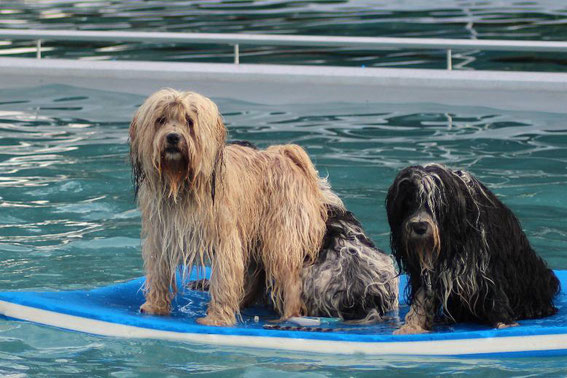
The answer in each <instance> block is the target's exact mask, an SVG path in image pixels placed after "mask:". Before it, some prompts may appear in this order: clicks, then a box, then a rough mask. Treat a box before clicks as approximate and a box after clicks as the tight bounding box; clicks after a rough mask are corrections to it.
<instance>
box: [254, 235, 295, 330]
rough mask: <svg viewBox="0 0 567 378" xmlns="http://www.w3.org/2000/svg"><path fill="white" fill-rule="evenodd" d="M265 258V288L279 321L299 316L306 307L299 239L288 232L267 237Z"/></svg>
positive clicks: (265, 240)
mask: <svg viewBox="0 0 567 378" xmlns="http://www.w3.org/2000/svg"><path fill="white" fill-rule="evenodd" d="M262 248H263V255H264V256H263V258H264V267H265V272H266V286H267V288H268V292H269V293H270V295H271V299H272V302H273V303H274V307H275V309H276V311H277V312H278V313H279V314H280V315H281V319H280V321H283V320H286V319H288V318H290V317H294V316H300V315H301V312H302V309H303V308H304V307H305V306H304V304H303V301H302V299H301V292H302V286H303V283H302V277H301V270H302V267H303V251H302V250H301V245H300V244H298V243H297V237H296V235H294V234H293V233H292V232H287V231H286V230H281V229H280V230H278V231H274V232H273V233H272V235H271V237H268V238H264V241H263V245H262Z"/></svg>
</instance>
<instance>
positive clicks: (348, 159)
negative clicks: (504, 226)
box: [0, 86, 567, 377]
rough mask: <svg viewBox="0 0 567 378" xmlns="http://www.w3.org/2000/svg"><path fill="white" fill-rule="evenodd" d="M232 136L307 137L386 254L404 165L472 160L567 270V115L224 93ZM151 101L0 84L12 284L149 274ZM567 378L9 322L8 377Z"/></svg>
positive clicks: (6, 271) (6, 269) (545, 364)
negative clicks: (144, 164)
mask: <svg viewBox="0 0 567 378" xmlns="http://www.w3.org/2000/svg"><path fill="white" fill-rule="evenodd" d="M214 100H215V101H216V102H217V103H218V104H219V107H220V109H221V111H222V112H223V114H224V117H225V120H226V123H227V125H228V128H229V131H230V137H231V138H232V139H247V140H250V141H252V142H254V143H257V144H259V145H260V146H262V147H264V146H267V145H270V144H274V143H282V142H293V143H299V144H300V145H302V146H304V147H305V148H306V149H307V150H308V151H309V153H310V155H311V156H312V158H313V160H314V161H315V163H316V165H317V168H318V169H319V171H320V172H321V174H324V175H329V179H330V181H331V183H332V185H333V187H334V189H335V190H336V191H337V192H338V193H339V194H340V196H341V197H342V198H343V199H344V200H345V202H346V204H347V206H348V207H349V208H350V209H351V210H353V211H354V212H355V213H356V214H357V216H358V217H359V218H360V220H361V221H362V223H363V224H364V226H365V227H366V229H367V231H368V232H369V234H370V235H371V237H372V238H373V239H374V241H376V243H377V244H378V245H380V246H381V247H382V248H384V249H386V250H389V245H388V225H387V221H386V216H385V211H384V197H385V193H386V190H387V188H388V186H389V185H390V184H391V182H392V181H393V179H394V176H395V174H396V172H397V171H398V170H399V169H401V168H402V167H404V166H407V165H409V164H415V163H426V162H430V161H437V162H443V163H446V164H448V165H450V166H453V167H460V168H466V169H469V170H470V171H472V172H473V173H474V174H476V175H477V176H478V177H479V178H480V179H481V180H483V181H484V182H486V183H487V184H488V185H489V187H490V188H491V189H492V190H493V191H495V192H496V193H497V194H498V195H500V196H501V198H502V199H503V200H504V202H505V203H506V204H508V205H509V206H510V207H511V208H512V209H513V210H514V211H515V212H516V214H517V215H518V216H519V218H520V219H521V221H522V224H523V226H524V228H525V230H526V233H527V234H528V237H529V238H530V240H531V242H532V244H533V245H534V247H535V249H536V250H537V251H539V252H540V253H541V255H543V256H544V257H545V258H546V260H547V261H548V262H549V264H550V265H551V266H552V267H553V268H555V269H567V252H566V249H567V245H566V240H567V222H565V219H567V202H566V201H565V193H566V192H565V188H566V187H567V125H565V122H564V118H565V117H564V115H563V114H549V113H533V112H532V113H522V112H505V111H501V110H497V109H489V108H466V107H447V106H441V105H435V104H406V105H403V106H401V105H391V104H362V105H361V104H348V103H336V104H322V105H301V104H296V105H293V104H291V105H279V106H273V105H271V106H268V105H262V104H251V103H245V102H241V101H238V100H235V99H230V98H215V99H214ZM142 101H143V98H142V97H139V96H133V95H127V94H120V93H111V92H102V91H93V90H87V89H84V88H74V87H66V86H46V87H38V88H28V89H25V88H22V89H18V90H10V91H8V90H0V256H1V259H0V272H1V275H0V290H21V289H48V290H65V289H75V288H88V287H95V286H101V285H106V284H110V283H113V282H117V281H123V280H127V279H130V278H133V277H137V276H140V275H142V261H141V257H140V240H139V231H140V217H139V213H138V212H137V211H136V210H135V204H134V200H133V192H132V188H131V178H130V171H129V166H128V162H127V153H128V146H127V130H128V125H129V121H130V117H131V115H132V114H133V112H134V111H135V109H136V107H137V106H138V105H139V104H140V103H141V102H142ZM535 371H537V373H538V374H554V375H557V374H565V373H566V371H565V359H564V358H560V357H557V358H545V359H525V358H524V359H515V360H497V359H492V360H458V359H439V358H390V357H388V358H386V357H384V358H367V357H363V356H354V357H336V356H333V357H330V356H317V355H306V354H293V353H279V352H270V351H246V350H236V349H230V348H222V349H216V348H211V347H203V346H195V345H189V344H180V343H171V342H160V341H148V340H145V341H140V340H119V339H113V338H104V337H96V336H89V335H84V334H78V333H72V332H66V331H60V330H56V329H51V328H44V327H39V326H35V325H31V324H25V323H18V322H9V321H0V374H23V375H27V374H29V375H34V374H38V373H39V374H44V375H48V376H53V375H57V374H70V373H83V374H87V375H100V376H107V375H110V374H112V375H116V376H132V375H136V376H138V375H148V376H151V375H154V374H161V373H166V374H170V375H172V376H175V375H180V374H184V373H189V372H193V373H203V374H215V375H217V374H220V375H226V376H232V375H235V374H236V375H241V376H252V377H254V376H265V375H266V374H271V375H276V376H277V375H283V374H288V373H293V374H298V375H299V374H302V375H311V376H326V375H330V374H333V375H338V376H350V375H352V374H355V373H356V374H360V375H365V374H367V375H374V374H376V373H377V372H385V373H387V374H391V375H403V376H407V375H409V376H412V375H416V376H417V375H423V374H427V375H439V374H442V373H461V374H469V373H470V374H488V375H490V376H508V375H514V376H517V375H530V374H532V373H534V372H535Z"/></svg>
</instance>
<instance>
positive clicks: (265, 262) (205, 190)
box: [130, 89, 340, 325]
mask: <svg viewBox="0 0 567 378" xmlns="http://www.w3.org/2000/svg"><path fill="white" fill-rule="evenodd" d="M226 134H227V132H226V128H225V126H224V124H223V121H222V117H221V115H220V114H219V111H218V109H217V106H216V105H215V104H214V103H213V102H212V101H211V100H209V99H208V98H206V97H204V96H201V95H199V94H197V93H194V92H179V91H175V90H172V89H164V90H160V91H158V92H156V93H154V94H153V95H151V96H150V97H149V98H148V99H147V100H146V101H145V102H144V103H143V104H142V106H141V107H140V108H139V109H138V111H137V112H136V114H135V116H134V119H133V121H132V123H131V126H130V149H131V150H130V157H131V162H132V167H133V172H134V178H135V185H136V191H137V196H138V203H139V207H140V210H141V213H142V237H143V239H144V241H143V247H142V254H143V259H144V268H145V271H146V291H145V296H146V302H145V303H144V304H143V305H142V307H141V311H143V312H145V313H149V314H168V313H169V312H170V307H171V300H172V298H173V295H174V288H175V287H176V282H175V273H176V268H177V267H178V266H179V265H180V264H183V265H185V266H187V267H191V266H193V265H195V264H197V265H199V266H203V265H205V264H210V266H211V269H212V272H211V280H210V294H211V299H210V302H209V306H208V310H207V316H206V317H204V318H200V319H198V320H197V321H198V322H199V323H200V324H208V325H232V324H234V323H235V321H236V315H237V314H238V313H239V309H240V308H241V306H243V305H244V304H245V302H246V301H247V298H253V297H254V296H255V293H254V291H255V290H257V288H258V287H265V288H266V290H267V292H269V293H270V295H271V299H272V301H273V303H274V307H275V309H276V310H277V311H278V313H279V314H280V315H281V318H282V319H286V318H289V317H292V316H298V315H300V313H301V312H302V309H303V308H304V304H303V302H302V298H301V293H302V279H301V271H302V268H303V266H304V264H309V263H310V262H313V261H314V260H315V259H316V258H317V254H318V251H319V249H320V248H321V244H322V241H323V236H324V235H325V230H326V226H325V222H326V220H327V207H326V206H327V205H328V202H329V200H330V201H340V200H338V198H337V197H332V198H330V199H327V198H325V192H324V188H325V182H324V180H321V179H320V178H319V176H318V174H317V171H316V170H315V168H314V166H313V164H312V162H311V160H310V159H309V157H308V156H307V154H306V153H305V151H304V150H303V149H302V148H301V147H299V146H297V145H281V146H272V147H269V148H267V149H266V150H258V149H255V148H251V147H249V146H246V145H237V144H228V145H227V144H226ZM329 193H330V191H329ZM259 270H261V271H262V274H256V272H257V271H259ZM258 277H262V278H261V279H262V280H263V282H255V280H258V279H260V278H258Z"/></svg>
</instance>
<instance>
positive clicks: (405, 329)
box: [394, 324, 429, 335]
mask: <svg viewBox="0 0 567 378" xmlns="http://www.w3.org/2000/svg"><path fill="white" fill-rule="evenodd" d="M427 332H429V331H428V330H426V329H423V328H421V327H419V326H413V325H408V324H404V325H403V326H402V327H401V328H400V329H397V330H395V331H394V335H417V334H420V333H427Z"/></svg>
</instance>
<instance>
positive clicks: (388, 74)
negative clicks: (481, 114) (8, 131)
mask: <svg viewBox="0 0 567 378" xmlns="http://www.w3.org/2000/svg"><path fill="white" fill-rule="evenodd" d="M45 84H67V85H73V86H77V87H84V88H89V89H101V90H109V91H118V92H125V93H133V94H141V95H148V94H149V93H151V92H152V91H155V90H156V89H159V88H163V87H173V88H177V89H191V90H195V91H198V92H201V93H203V94H206V95H207V96H211V97H217V98H218V97H227V98H237V99H239V100H242V101H250V102H257V103H262V104H283V103H328V102H348V103H366V102H370V103H377V102H380V103H397V104H405V103H437V104H442V105H458V106H486V107H492V108H498V109H504V110H521V111H545V112H559V113H567V73H534V72H500V71H447V70H427V69H395V68H362V67H330V66H292V65H260V64H253V65H252V64H250V65H248V64H241V65H235V64H217V63H171V62H138V61H89V60H59V59H27V58H0V87H1V88H3V89H6V88H22V87H32V86H38V85H45Z"/></svg>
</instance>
